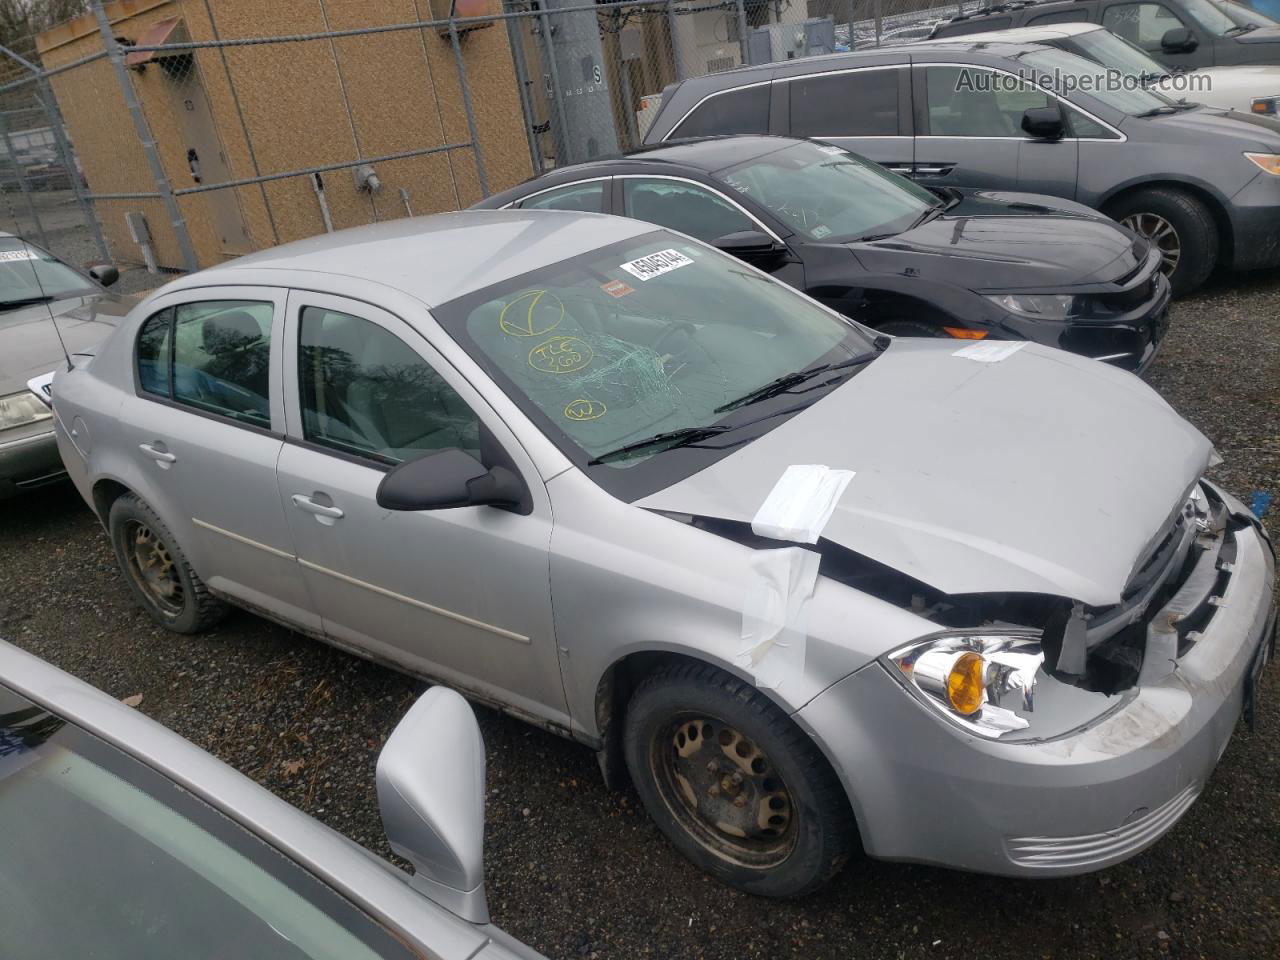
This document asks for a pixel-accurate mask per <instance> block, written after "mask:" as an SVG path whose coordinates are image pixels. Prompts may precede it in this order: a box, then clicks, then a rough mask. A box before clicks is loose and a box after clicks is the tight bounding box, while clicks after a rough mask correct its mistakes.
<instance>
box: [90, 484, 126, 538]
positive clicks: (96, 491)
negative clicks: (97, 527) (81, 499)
mask: <svg viewBox="0 0 1280 960" xmlns="http://www.w3.org/2000/svg"><path fill="white" fill-rule="evenodd" d="M130 492H131V491H130V490H129V488H128V487H126V486H125V485H124V484H123V483H119V482H117V481H115V480H99V481H98V482H97V483H95V484H94V485H93V510H94V512H95V513H96V514H97V515H98V519H99V520H101V521H102V525H103V526H104V527H105V526H106V525H107V515H108V514H109V513H110V512H111V505H112V504H113V503H115V502H116V501H117V500H119V499H120V498H121V497H123V496H124V495H125V494H126V493H130Z"/></svg>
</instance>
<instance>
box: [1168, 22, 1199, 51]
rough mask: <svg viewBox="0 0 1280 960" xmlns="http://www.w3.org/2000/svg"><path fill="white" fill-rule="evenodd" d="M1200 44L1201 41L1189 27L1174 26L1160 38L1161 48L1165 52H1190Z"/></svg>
mask: <svg viewBox="0 0 1280 960" xmlns="http://www.w3.org/2000/svg"><path fill="white" fill-rule="evenodd" d="M1198 46H1200V41H1199V40H1197V39H1196V35H1195V34H1194V33H1192V32H1191V30H1190V29H1189V28H1188V27H1174V28H1173V29H1172V30H1169V31H1166V32H1165V35H1164V36H1163V37H1161V38H1160V49H1161V50H1163V51H1164V52H1165V53H1190V52H1191V51H1192V50H1194V49H1195V48H1196V47H1198Z"/></svg>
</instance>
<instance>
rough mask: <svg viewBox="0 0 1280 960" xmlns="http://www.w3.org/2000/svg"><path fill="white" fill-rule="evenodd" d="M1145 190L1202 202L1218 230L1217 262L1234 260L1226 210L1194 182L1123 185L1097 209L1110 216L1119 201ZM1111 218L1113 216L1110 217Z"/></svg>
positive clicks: (1229, 223) (1167, 181)
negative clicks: (1165, 191)
mask: <svg viewBox="0 0 1280 960" xmlns="http://www.w3.org/2000/svg"><path fill="white" fill-rule="evenodd" d="M1146 190H1176V191H1179V192H1181V193H1186V194H1189V195H1190V196H1193V197H1195V198H1196V199H1197V200H1199V201H1200V202H1201V203H1203V204H1204V205H1205V208H1206V209H1207V210H1208V211H1209V215H1210V216H1212V217H1213V225H1214V227H1215V228H1216V229H1217V231H1218V250H1219V253H1218V262H1219V263H1222V264H1229V263H1232V262H1233V261H1234V260H1235V246H1234V239H1235V238H1234V236H1233V235H1232V233H1231V220H1230V218H1229V217H1228V216H1227V211H1226V210H1225V209H1224V208H1223V206H1222V204H1221V203H1220V202H1219V201H1218V198H1217V197H1215V196H1214V195H1213V194H1212V193H1210V192H1209V191H1208V190H1204V189H1202V188H1201V187H1197V186H1195V185H1194V184H1190V183H1182V182H1181V181H1178V180H1149V181H1145V182H1143V183H1135V184H1134V185H1133V186H1131V187H1125V188H1124V189H1123V190H1121V191H1119V192H1117V193H1116V194H1114V195H1112V196H1110V197H1107V199H1106V200H1105V201H1104V202H1103V204H1102V206H1101V207H1100V208H1099V209H1101V211H1102V212H1103V213H1105V214H1106V215H1107V216H1109V217H1111V216H1112V213H1111V211H1112V210H1114V209H1115V208H1116V207H1117V206H1118V205H1119V204H1120V201H1122V200H1127V199H1128V198H1129V197H1132V196H1134V195H1135V194H1138V193H1142V192H1143V191H1146ZM1112 219H1115V218H1114V217H1112Z"/></svg>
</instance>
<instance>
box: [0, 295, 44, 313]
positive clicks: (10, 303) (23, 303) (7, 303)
mask: <svg viewBox="0 0 1280 960" xmlns="http://www.w3.org/2000/svg"><path fill="white" fill-rule="evenodd" d="M52 302H53V297H23V298H21V299H20V300H0V310H13V309H16V308H17V307H29V306H32V305H33V304H37V303H52Z"/></svg>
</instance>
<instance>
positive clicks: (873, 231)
mask: <svg viewBox="0 0 1280 960" xmlns="http://www.w3.org/2000/svg"><path fill="white" fill-rule="evenodd" d="M714 176H715V177H716V179H718V180H720V181H721V182H722V183H724V184H725V185H727V186H729V187H730V188H732V189H734V190H736V191H738V192H739V193H742V194H745V195H746V196H748V197H750V198H751V199H752V200H754V201H755V202H756V203H758V204H760V205H761V206H762V207H764V208H766V209H767V210H769V212H771V213H772V214H773V215H774V216H775V217H777V218H778V219H779V220H781V221H782V222H783V223H785V224H786V225H787V226H788V227H790V228H791V229H793V230H795V231H796V232H797V233H799V234H801V235H802V236H805V237H807V238H808V239H810V240H825V241H830V242H832V243H838V242H841V241H845V242H847V241H850V240H857V239H862V238H866V237H882V236H891V235H893V234H896V233H901V232H902V231H904V230H907V229H909V228H910V227H911V226H912V225H913V224H915V223H917V222H918V221H919V220H920V218H921V217H923V216H924V215H925V214H927V213H928V212H929V211H930V210H932V209H933V208H935V207H937V206H939V200H938V198H937V197H935V196H934V195H933V194H931V193H930V192H929V191H927V190H925V189H924V188H923V187H919V186H917V185H916V184H914V183H912V182H911V181H910V180H907V179H905V178H904V177H899V176H898V175H897V174H894V173H890V172H889V171H888V170H886V169H885V168H884V167H882V166H880V165H879V164H876V163H872V162H871V161H869V160H864V159H863V158H861V157H859V156H855V155H854V154H852V153H849V152H848V151H846V150H842V149H841V148H840V147H832V146H824V145H822V144H817V143H797V144H795V145H793V146H789V147H785V148H783V149H781V150H776V151H774V152H773V153H769V154H765V155H764V156H762V157H756V158H755V159H754V160H748V161H746V162H745V163H740V164H737V165H736V166H733V167H728V168H727V169H725V170H721V171H720V172H719V173H717V174H714Z"/></svg>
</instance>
